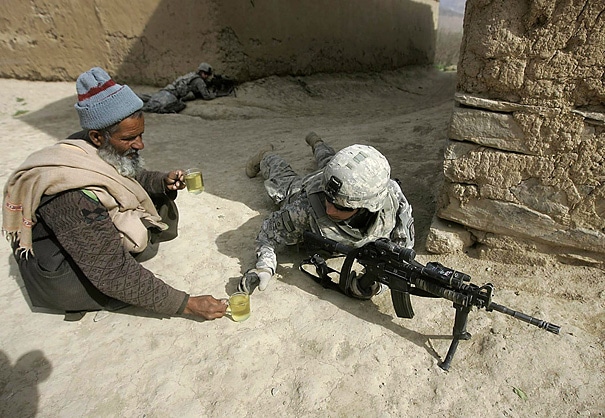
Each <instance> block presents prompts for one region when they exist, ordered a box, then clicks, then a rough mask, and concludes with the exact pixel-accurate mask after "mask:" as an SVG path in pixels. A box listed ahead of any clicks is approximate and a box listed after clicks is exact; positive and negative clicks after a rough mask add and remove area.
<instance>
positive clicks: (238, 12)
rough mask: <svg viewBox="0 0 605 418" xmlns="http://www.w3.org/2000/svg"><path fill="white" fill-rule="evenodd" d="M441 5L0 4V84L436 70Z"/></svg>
mask: <svg viewBox="0 0 605 418" xmlns="http://www.w3.org/2000/svg"><path fill="white" fill-rule="evenodd" d="M438 7H439V3H438V1H437V0H333V1H330V2H325V1H319V0H307V1H281V0H220V1H219V0H137V1H133V2H129V1H119V0H103V1H101V0H83V1H74V0H31V1H23V0H3V1H2V2H0V21H1V22H2V24H0V77H5V78H20V79H28V80H47V81H52V80H75V79H76V78H77V76H78V75H79V74H80V73H81V72H83V71H86V70H88V69H89V68H90V67H92V66H95V65H99V66H102V67H104V68H105V69H106V70H107V71H109V72H110V73H111V74H112V75H113V76H114V77H116V78H117V79H118V80H120V81H122V82H130V83H135V84H148V85H157V86H164V85H166V84H167V83H169V82H171V81H172V80H174V78H176V77H177V76H179V75H181V74H184V73H187V72H189V71H192V70H194V69H195V68H197V66H198V65H199V64H200V62H202V61H206V62H209V63H210V64H212V65H213V66H214V67H215V71H216V72H218V73H221V74H227V75H229V76H231V77H235V78H237V79H238V80H240V81H246V80H250V79H256V78H261V77H265V76H269V75H286V74H288V75H289V74H294V75H304V74H311V73H317V72H353V71H379V70H384V69H394V68H399V67H402V66H406V65H416V64H430V63H432V62H433V58H434V57H433V56H434V51H435V39H436V28H437V16H438Z"/></svg>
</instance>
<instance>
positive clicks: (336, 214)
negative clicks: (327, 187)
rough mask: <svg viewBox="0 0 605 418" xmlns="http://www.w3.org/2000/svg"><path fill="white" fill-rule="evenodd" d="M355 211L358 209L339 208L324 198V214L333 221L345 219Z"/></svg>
mask: <svg viewBox="0 0 605 418" xmlns="http://www.w3.org/2000/svg"><path fill="white" fill-rule="evenodd" d="M357 212H359V209H353V210H350V209H349V210H340V209H338V208H337V207H336V206H334V204H333V203H330V201H329V200H328V199H326V215H328V217H329V218H330V219H332V220H333V221H335V222H341V221H346V220H348V219H350V218H351V217H353V215H355V214H356V213H357Z"/></svg>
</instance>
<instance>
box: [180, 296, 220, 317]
mask: <svg viewBox="0 0 605 418" xmlns="http://www.w3.org/2000/svg"><path fill="white" fill-rule="evenodd" d="M227 306H229V303H228V302H227V300H226V299H215V298H214V297H212V296H210V295H203V296H190V297H189V300H188V301H187V306H185V309H184V310H183V314H185V315H195V316H201V317H203V318H205V319H216V318H222V317H223V316H225V313H226V311H227Z"/></svg>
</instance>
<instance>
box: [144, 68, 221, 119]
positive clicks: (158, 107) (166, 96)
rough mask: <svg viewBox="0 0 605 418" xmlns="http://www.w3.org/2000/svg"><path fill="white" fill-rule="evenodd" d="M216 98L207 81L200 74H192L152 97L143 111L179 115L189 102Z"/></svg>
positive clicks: (181, 77)
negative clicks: (186, 102)
mask: <svg viewBox="0 0 605 418" xmlns="http://www.w3.org/2000/svg"><path fill="white" fill-rule="evenodd" d="M214 98H216V93H214V92H211V91H210V90H209V89H208V85H207V84H206V81H204V79H203V78H202V77H200V75H199V73H197V72H191V73H188V74H185V75H182V76H180V77H179V78H177V79H176V80H175V81H174V82H172V83H170V84H168V85H167V86H166V87H164V88H163V89H162V90H160V91H158V92H157V93H154V94H153V95H151V97H150V98H149V100H147V102H146V103H145V105H144V106H143V111H145V112H152V113H178V112H180V111H181V110H183V109H184V108H185V107H186V106H187V105H186V104H185V103H184V102H185V101H188V100H194V99H203V100H211V99H214Z"/></svg>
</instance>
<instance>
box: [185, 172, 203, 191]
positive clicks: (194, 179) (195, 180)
mask: <svg viewBox="0 0 605 418" xmlns="http://www.w3.org/2000/svg"><path fill="white" fill-rule="evenodd" d="M185 184H186V185H187V190H188V191H189V192H190V193H194V194H200V193H202V192H203V191H204V180H203V179H202V172H201V171H199V170H198V171H191V170H187V172H186V174H185Z"/></svg>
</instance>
